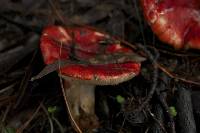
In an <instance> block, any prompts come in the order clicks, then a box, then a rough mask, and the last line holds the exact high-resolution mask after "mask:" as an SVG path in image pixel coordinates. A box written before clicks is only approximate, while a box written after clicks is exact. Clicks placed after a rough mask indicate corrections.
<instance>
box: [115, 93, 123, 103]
mask: <svg viewBox="0 0 200 133" xmlns="http://www.w3.org/2000/svg"><path fill="white" fill-rule="evenodd" d="M116 100H117V102H118V103H120V104H122V103H124V101H125V98H124V97H122V96H121V95H117V96H116Z"/></svg>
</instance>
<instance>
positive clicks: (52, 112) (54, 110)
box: [47, 106, 58, 114]
mask: <svg viewBox="0 0 200 133" xmlns="http://www.w3.org/2000/svg"><path fill="white" fill-rule="evenodd" d="M47 110H48V112H49V113H50V114H54V113H55V112H56V111H57V110H58V109H57V106H50V107H48V109H47Z"/></svg>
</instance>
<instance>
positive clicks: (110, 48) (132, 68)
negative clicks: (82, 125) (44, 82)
mask: <svg viewBox="0 0 200 133" xmlns="http://www.w3.org/2000/svg"><path fill="white" fill-rule="evenodd" d="M106 39H107V37H106V35H105V34H102V33H99V32H97V31H95V30H90V29H87V28H84V27H78V28H64V27H61V26H49V27H47V28H45V29H44V31H43V33H42V36H41V43H40V48H41V51H42V54H43V58H44V62H45V63H46V64H52V63H54V62H55V61H57V60H58V59H66V60H71V59H70V55H73V56H75V57H76V58H77V59H81V60H83V61H84V60H85V61H86V60H90V59H95V57H99V56H105V60H106V57H107V56H106V55H112V54H113V53H114V54H116V53H119V54H122V56H123V53H124V54H127V53H133V51H132V50H131V49H129V48H126V47H123V46H122V45H120V44H115V43H113V44H111V43H110V44H102V43H101V42H103V41H105V40H106ZM61 46H62V47H61ZM114 59H115V58H114V57H113V60H114ZM140 66H141V64H140V63H136V62H134V61H131V60H130V61H128V60H126V61H125V62H120V63H117V62H116V63H113V62H112V63H103V62H101V64H84V63H83V64H80V63H77V64H76V63H73V64H69V65H67V66H65V67H63V68H61V74H62V76H63V77H67V78H70V79H76V80H77V79H79V80H86V81H87V82H88V81H89V82H90V83H93V84H99V85H107V84H117V83H121V82H123V81H126V80H128V79H131V78H132V77H134V76H135V75H137V74H139V72H140Z"/></svg>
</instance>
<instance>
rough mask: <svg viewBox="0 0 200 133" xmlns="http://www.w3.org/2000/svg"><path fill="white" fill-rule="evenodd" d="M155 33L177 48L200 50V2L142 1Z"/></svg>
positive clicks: (192, 0)
mask: <svg viewBox="0 0 200 133" xmlns="http://www.w3.org/2000/svg"><path fill="white" fill-rule="evenodd" d="M141 5H142V8H143V12H144V16H145V18H146V19H147V21H148V23H149V24H150V26H151V28H152V30H153V32H154V33H155V34H156V35H157V36H158V37H159V38H160V40H162V41H163V42H166V43H169V44H170V45H172V46H174V47H175V48H178V49H179V48H193V49H200V0H141Z"/></svg>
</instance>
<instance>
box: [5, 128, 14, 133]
mask: <svg viewBox="0 0 200 133" xmlns="http://www.w3.org/2000/svg"><path fill="white" fill-rule="evenodd" d="M2 133H16V130H15V129H14V128H12V127H4V128H3V129H2Z"/></svg>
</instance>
